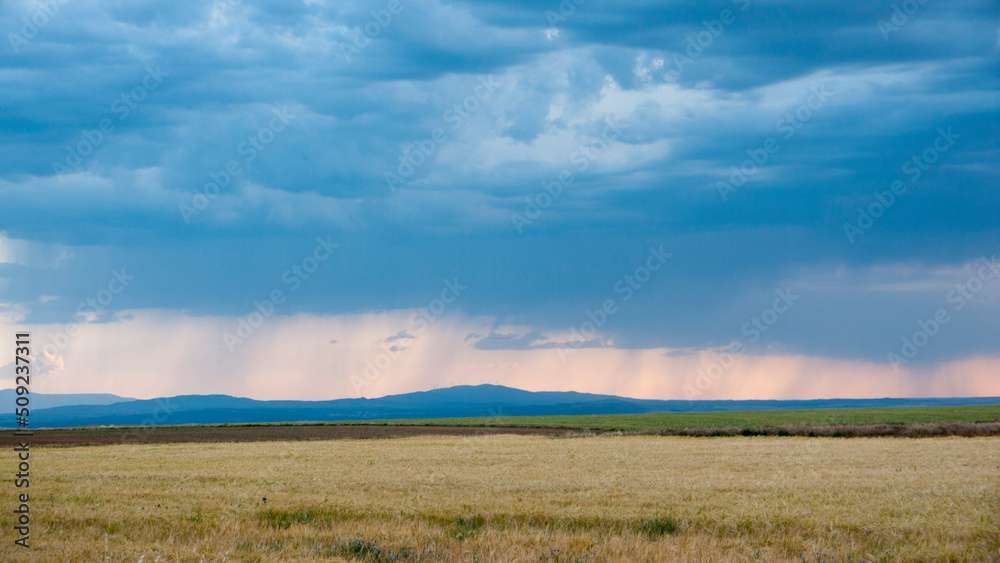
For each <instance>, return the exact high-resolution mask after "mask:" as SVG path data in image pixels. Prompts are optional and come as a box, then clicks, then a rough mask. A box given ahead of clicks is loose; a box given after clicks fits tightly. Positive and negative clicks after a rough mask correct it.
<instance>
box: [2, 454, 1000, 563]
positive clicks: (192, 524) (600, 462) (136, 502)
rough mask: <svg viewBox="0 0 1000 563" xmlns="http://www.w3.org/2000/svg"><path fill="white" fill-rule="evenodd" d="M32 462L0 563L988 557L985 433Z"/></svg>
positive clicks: (991, 537) (995, 527)
mask: <svg viewBox="0 0 1000 563" xmlns="http://www.w3.org/2000/svg"><path fill="white" fill-rule="evenodd" d="M31 459H32V466H31V471H32V485H31V489H30V491H31V497H32V506H31V510H32V534H31V543H32V545H33V547H32V548H31V550H24V549H21V548H17V549H15V547H14V546H13V543H12V542H13V537H12V536H13V534H12V532H11V526H12V525H13V520H12V518H11V516H12V513H11V512H10V510H9V509H5V510H4V511H3V513H2V515H0V523H2V527H3V529H4V530H6V532H5V538H6V539H5V540H4V543H3V545H2V547H0V560H3V561H39V562H46V563H47V562H52V561H79V562H96V561H108V562H121V561H130V562H137V561H142V562H143V563H153V562H156V561H159V562H167V561H234V562H235V561H394V560H400V561H421V562H431V561H463V562H471V561H481V562H489V561H502V562H509V561H525V562H528V561H532V562H533V561H560V562H569V561H586V562H591V561H607V562H619V561H803V560H805V561H824V562H825V561H838V562H840V561H862V560H864V561H1000V438H996V437H987V438H923V439H903V438H853V439H835V438H800V437H784V438H777V437H721V438H685V437H661V436H609V435H605V436H592V437H572V438H548V437H536V436H511V435H497V436H481V437H448V436H427V437H412V438H403V439H385V440H341V441H322V442H317V441H312V442H266V443H214V444H213V443H206V444H147V445H116V446H95V447H65V448H43V449H38V450H34V451H33V452H32V457H31ZM11 490H12V489H11ZM265 498H266V501H265V500H264V499H265ZM372 542H373V543H372ZM800 555H801V558H800Z"/></svg>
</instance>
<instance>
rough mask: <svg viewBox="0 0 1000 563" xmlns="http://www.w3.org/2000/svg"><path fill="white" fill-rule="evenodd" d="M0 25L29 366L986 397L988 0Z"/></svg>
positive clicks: (12, 21)
mask: <svg viewBox="0 0 1000 563" xmlns="http://www.w3.org/2000/svg"><path fill="white" fill-rule="evenodd" d="M0 33H2V34H3V42H2V44H0V201H2V205H0V326H2V327H3V334H8V335H10V336H9V337H8V338H10V339H11V340H13V334H14V333H16V332H23V331H30V333H31V334H32V337H31V338H32V341H33V342H32V346H33V351H32V356H33V358H34V359H35V369H36V374H37V377H36V378H35V379H34V380H33V389H34V390H35V391H36V392H47V393H114V394H118V395H122V396H128V397H137V398H152V397H157V396H171V395H180V394H206V393H226V394H230V395H238V396H246V397H253V398H258V399H334V398H341V397H360V396H365V397H375V396H381V395H386V394H394V393H404V392H410V391H418V390H426V389H432V388H437V387H445V386H451V385H458V384H479V383H494V384H501V385H509V386H512V387H518V388H522V389H529V390H576V391H584V392H595V393H610V394H617V395H623V396H632V397H641V398H654V399H813V398H833V397H885V396H892V397H926V396H1000V377H997V374H1000V261H998V260H1000V191H998V180H1000V95H998V93H1000V4H997V3H996V2H992V1H989V0H981V1H980V0H956V1H950V2H939V1H937V0H924V1H919V0H907V1H903V2H884V1H875V0H859V1H857V2H843V3H837V2H833V3H831V2H818V1H803V0H787V1H762V0H726V1H715V2H702V1H693V0H692V1H687V2H645V1H644V2H638V1H619V2H599V1H597V0H589V1H585V0H563V1H562V2H556V1H554V0H553V1H548V2H519V1H503V2H500V1H476V2H450V1H438V0H376V1H363V2H357V1H337V2H333V1H327V0H305V1H304V2H301V3H296V2H289V1H277V0H266V1H264V0H260V1H252V0H242V1H241V0H216V1H212V2H182V3H177V2H169V1H167V0H149V1H146V0H142V1H134V2H117V1H111V0H49V1H45V2H35V1H28V0H24V1H19V0H14V1H10V2H4V3H3V4H0ZM9 345H10V353H9V354H7V358H3V357H2V356H0V365H2V366H3V367H2V368H0V373H2V374H3V375H2V376H0V387H12V386H13V384H14V381H13V368H12V360H13V342H10V343H9Z"/></svg>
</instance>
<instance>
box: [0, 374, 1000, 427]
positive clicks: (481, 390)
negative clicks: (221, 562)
mask: <svg viewBox="0 0 1000 563" xmlns="http://www.w3.org/2000/svg"><path fill="white" fill-rule="evenodd" d="M6 391H9V394H10V395H11V397H13V391H11V390H6ZM40 397H41V396H40V395H35V396H33V401H34V400H35V399H37V398H40ZM49 397H58V396H57V395H50V396H49ZM88 397H90V396H88ZM93 397H96V398H93ZM93 397H92V398H91V399H90V400H98V399H100V400H110V398H120V399H123V400H122V401H117V402H111V403H105V404H63V405H59V406H53V407H44V408H37V405H36V404H35V403H34V402H33V403H32V409H31V426H32V427H35V428H47V427H48V428H55V427H72V426H103V425H115V426H126V425H128V426H131V425H145V424H216V423H226V422H230V423H253V422H305V421H334V420H376V419H388V420H391V419H404V418H408V419H413V418H457V417H473V416H541V415H567V414H581V415H582V414H638V413H665V412H712V411H716V412H718V411H740V410H797V409H823V408H869V407H893V406H897V407H902V406H957V405H983V404H1000V397H942V398H888V397H884V398H875V399H811V400H702V401H687V400H656V399H633V398H629V397H620V396H617V395H602V394H593V393H580V392H577V391H525V390H523V389H516V388H513V387H505V386H502V385H491V384H483V385H458V386H454V387H446V388H441V389H431V390H427V391H416V392H413V393H403V394H398V395H387V396H384V397H377V398H370V399H369V398H347V399H332V400H325V401H300V400H275V401H260V400H256V399H250V398H246V397H234V396H231V395H221V394H217V395H178V396H174V397H161V398H156V399H127V398H122V397H117V396H116V395H95V396H93ZM0 400H2V397H0ZM67 400H68V399H67ZM8 402H9V403H10V404H11V405H13V404H14V401H13V398H10V400H9V401H8ZM0 415H2V416H0V424H2V425H3V426H4V427H13V425H14V416H13V413H12V412H11V411H7V412H5V413H0Z"/></svg>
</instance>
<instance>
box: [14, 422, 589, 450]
mask: <svg viewBox="0 0 1000 563" xmlns="http://www.w3.org/2000/svg"><path fill="white" fill-rule="evenodd" d="M579 433H580V430H577V429H574V428H500V427H457V426H362V425H324V426H306V425H261V426H146V427H109V428H100V427H97V428H95V427H87V428H55V429H43V430H35V431H34V436H32V437H31V445H32V446H100V445H107V444H173V443H185V442H273V441H295V440H356V439H375V438H407V437H410V436H482V435H488V434H523V435H529V436H555V435H566V434H579ZM14 443H15V440H14V437H13V436H12V431H11V432H6V431H0V447H3V448H7V447H12V446H13V445H14Z"/></svg>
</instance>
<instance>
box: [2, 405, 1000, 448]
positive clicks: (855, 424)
mask: <svg viewBox="0 0 1000 563" xmlns="http://www.w3.org/2000/svg"><path fill="white" fill-rule="evenodd" d="M581 432H587V433H602V432H626V433H651V434H666V435H691V436H713V435H777V436H784V435H793V436H794V435H801V436H831V437H848V436H948V435H959V436H990V435H1000V405H982V406H957V407H901V408H874V409H815V410H786V411H743V412H702V413H663V414H619V415H587V416H527V417H517V416H494V417H485V418H443V419H421V420H383V421H334V422H313V423H286V424H271V423H268V424H221V425H158V426H146V427H85V428H60V429H41V430H37V431H36V432H35V437H34V438H33V443H34V444H36V445H39V446H46V445H54V446H73V445H110V444H137V443H180V442H255V441H285V440H339V439H369V438H401V437H410V436H428V435H448V436H469V435H486V434H497V433H507V434H511V433H513V434H522V435H554V434H558V435H565V434H573V433H581ZM12 444H13V437H12V436H11V435H10V434H7V433H0V446H3V447H7V446H9V445H12Z"/></svg>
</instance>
